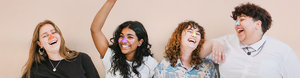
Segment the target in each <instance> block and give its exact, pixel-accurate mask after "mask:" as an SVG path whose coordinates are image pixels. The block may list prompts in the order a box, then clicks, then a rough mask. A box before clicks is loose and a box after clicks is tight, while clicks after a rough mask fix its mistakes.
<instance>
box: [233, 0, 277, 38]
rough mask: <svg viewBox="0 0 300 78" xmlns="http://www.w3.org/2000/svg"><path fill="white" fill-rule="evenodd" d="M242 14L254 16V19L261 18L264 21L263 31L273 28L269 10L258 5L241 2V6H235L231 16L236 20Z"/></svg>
mask: <svg viewBox="0 0 300 78" xmlns="http://www.w3.org/2000/svg"><path fill="white" fill-rule="evenodd" d="M242 14H245V15H246V16H250V17H252V18H253V19H254V20H253V21H257V20H260V21H261V22H262V25H261V27H262V32H263V33H265V32H267V30H269V29H270V28H271V23H272V17H271V15H270V14H269V13H268V11H266V10H265V9H263V8H261V7H260V6H258V5H255V4H253V3H249V2H248V3H246V4H241V5H240V6H237V7H235V8H234V11H232V16H231V18H233V19H234V20H236V19H237V16H241V15H242Z"/></svg>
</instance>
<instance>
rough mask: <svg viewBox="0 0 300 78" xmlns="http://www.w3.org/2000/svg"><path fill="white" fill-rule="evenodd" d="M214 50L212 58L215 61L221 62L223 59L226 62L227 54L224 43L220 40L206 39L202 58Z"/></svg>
mask: <svg viewBox="0 0 300 78" xmlns="http://www.w3.org/2000/svg"><path fill="white" fill-rule="evenodd" d="M211 52H212V59H213V60H215V63H218V64H219V63H220V62H221V60H222V61H223V62H224V60H225V54H224V49H223V45H222V44H221V43H220V42H218V41H213V40H205V42H204V44H203V49H202V50H201V52H200V58H205V57H206V56H208V55H209V54H210V53H211Z"/></svg>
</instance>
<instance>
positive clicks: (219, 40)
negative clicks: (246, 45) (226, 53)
mask: <svg viewBox="0 0 300 78" xmlns="http://www.w3.org/2000/svg"><path fill="white" fill-rule="evenodd" d="M228 37H230V35H226V36H223V37H220V38H216V39H212V40H214V41H218V42H220V43H221V44H222V45H223V47H224V48H225V47H226V46H225V41H226V40H227V39H228ZM205 58H206V59H210V60H212V61H213V62H214V61H215V60H213V59H212V53H210V54H209V55H208V56H206V57H205Z"/></svg>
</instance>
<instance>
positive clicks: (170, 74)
mask: <svg viewBox="0 0 300 78" xmlns="http://www.w3.org/2000/svg"><path fill="white" fill-rule="evenodd" d="M204 41H205V32H204V29H203V27H202V26H200V25H199V24H198V23H196V22H194V21H187V22H182V23H180V24H179V25H178V27H177V28H176V29H175V31H174V32H173V34H172V36H171V38H170V40H169V42H168V44H167V46H166V50H165V56H164V57H165V59H163V60H162V61H161V62H160V63H159V64H158V65H157V67H156V68H155V74H154V78H194V77H195V78H217V77H218V72H217V69H216V68H215V66H214V64H213V62H212V61H210V60H208V59H200V52H201V49H202V45H203V43H204Z"/></svg>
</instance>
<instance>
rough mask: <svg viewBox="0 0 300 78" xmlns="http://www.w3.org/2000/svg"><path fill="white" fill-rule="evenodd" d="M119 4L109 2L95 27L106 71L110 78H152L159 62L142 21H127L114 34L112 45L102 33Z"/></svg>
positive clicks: (99, 50) (94, 38) (93, 29)
mask: <svg viewBox="0 0 300 78" xmlns="http://www.w3.org/2000/svg"><path fill="white" fill-rule="evenodd" d="M115 3H116V0H107V1H106V3H105V4H104V5H103V6H102V8H101V9H100V10H99V12H98V13H97V14H96V16H95V18H94V21H93V23H92V26H91V34H92V38H93V41H94V44H95V46H96V48H97V50H98V52H99V53H100V55H101V58H102V61H103V63H104V66H105V68H106V78H151V77H152V76H153V74H154V68H155V67H156V65H157V61H156V60H155V59H154V58H153V57H152V53H151V51H150V48H151V45H150V43H149V40H148V35H147V31H146V30H145V28H144V26H143V25H142V23H140V22H138V21H126V22H124V23H122V24H121V25H120V26H118V28H117V29H116V30H115V32H114V33H113V38H111V39H110V41H111V42H112V45H109V43H108V40H107V39H106V37H105V35H104V34H103V32H102V31H101V29H102V27H103V25H104V22H105V20H106V18H107V16H108V14H109V12H110V11H111V9H112V8H113V6H114V4H115Z"/></svg>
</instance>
